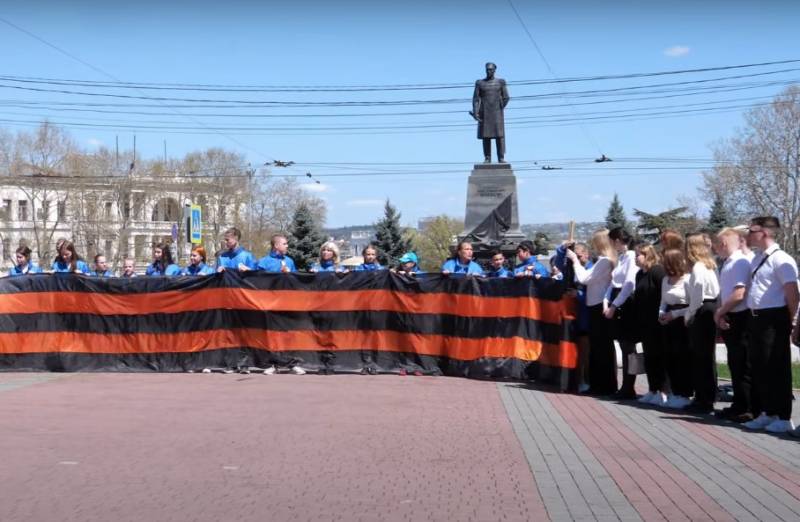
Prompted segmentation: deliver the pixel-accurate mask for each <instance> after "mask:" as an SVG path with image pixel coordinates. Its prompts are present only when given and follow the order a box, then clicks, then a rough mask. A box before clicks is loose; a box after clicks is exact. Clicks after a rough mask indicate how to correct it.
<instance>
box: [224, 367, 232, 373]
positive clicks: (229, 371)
mask: <svg viewBox="0 0 800 522" xmlns="http://www.w3.org/2000/svg"><path fill="white" fill-rule="evenodd" d="M222 373H233V368H225V369H224V370H222Z"/></svg>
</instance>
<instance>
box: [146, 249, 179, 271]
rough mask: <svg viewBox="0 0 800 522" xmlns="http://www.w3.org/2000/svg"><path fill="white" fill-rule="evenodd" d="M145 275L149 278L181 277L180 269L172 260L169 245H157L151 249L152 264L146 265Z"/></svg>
mask: <svg viewBox="0 0 800 522" xmlns="http://www.w3.org/2000/svg"><path fill="white" fill-rule="evenodd" d="M145 274H146V275H149V276H177V275H181V268H180V267H179V266H178V265H176V264H175V262H174V261H173V260H172V251H171V250H170V249H169V245H167V244H165V243H158V244H156V246H154V247H153V262H152V263H150V264H149V265H147V270H145Z"/></svg>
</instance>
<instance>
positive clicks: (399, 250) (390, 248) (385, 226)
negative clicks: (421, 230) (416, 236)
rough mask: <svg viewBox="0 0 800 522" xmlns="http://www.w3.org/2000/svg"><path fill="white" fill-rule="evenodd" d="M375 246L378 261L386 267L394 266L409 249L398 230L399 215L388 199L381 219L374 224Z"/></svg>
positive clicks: (407, 242)
mask: <svg viewBox="0 0 800 522" xmlns="http://www.w3.org/2000/svg"><path fill="white" fill-rule="evenodd" d="M375 245H376V246H377V247H378V261H380V263H381V264H382V265H388V266H394V265H396V264H397V261H398V259H400V257H401V256H402V255H403V254H404V253H406V252H407V251H408V249H409V247H410V245H409V241H407V240H405V239H403V231H402V230H401V229H400V213H399V212H398V211H397V209H396V208H395V207H394V206H393V205H392V204H391V203H390V202H389V200H388V199H387V200H386V205H385V206H384V207H383V218H382V219H381V220H380V221H378V222H377V223H375Z"/></svg>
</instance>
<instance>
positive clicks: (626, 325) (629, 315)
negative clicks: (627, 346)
mask: <svg viewBox="0 0 800 522" xmlns="http://www.w3.org/2000/svg"><path fill="white" fill-rule="evenodd" d="M620 290H621V289H620V288H614V289H613V290H611V301H614V299H616V298H617V296H618V295H619V292H620ZM639 328H640V326H639V321H638V319H637V314H636V309H635V307H634V304H633V294H632V293H631V295H630V296H628V298H627V299H626V300H625V302H624V303H622V306H620V307H619V308H617V309H616V311H615V313H614V318H613V319H611V336H612V337H613V338H614V339H616V340H617V341H619V342H630V343H638V342H639V341H640V340H641V339H640V337H641V333H640V330H639Z"/></svg>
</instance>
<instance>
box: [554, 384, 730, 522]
mask: <svg viewBox="0 0 800 522" xmlns="http://www.w3.org/2000/svg"><path fill="white" fill-rule="evenodd" d="M547 397H548V399H550V401H551V402H552V403H553V404H554V405H555V407H556V409H557V410H558V411H559V412H560V413H561V414H562V416H564V418H565V419H566V420H567V421H568V422H569V423H570V426H572V427H573V429H574V430H575V432H576V433H577V434H578V435H579V436H580V437H581V439H583V441H584V442H585V443H586V444H587V446H588V447H589V449H590V450H591V451H592V452H593V453H594V454H595V456H596V457H597V458H598V460H600V462H601V463H603V465H604V466H605V467H606V469H607V470H608V471H609V473H611V475H612V477H614V480H615V481H616V482H617V484H619V486H620V489H621V490H622V492H623V493H624V494H625V496H626V497H627V498H628V500H630V502H631V503H632V504H633V506H634V507H635V508H636V510H637V511H638V512H639V515H640V516H641V517H642V518H643V519H645V520H711V519H713V520H732V517H731V516H730V515H729V514H728V513H726V512H725V511H724V510H723V509H722V507H721V506H719V505H718V504H717V503H716V502H715V501H714V500H713V499H712V498H710V497H709V496H708V495H706V494H705V493H704V492H703V491H702V490H701V489H700V488H698V487H697V486H696V485H695V484H694V483H692V482H691V481H690V480H689V479H688V478H687V477H686V476H685V475H684V474H682V473H681V472H680V471H679V470H677V469H676V468H675V467H674V466H673V465H672V464H670V463H669V462H667V461H666V459H664V458H662V457H661V456H659V455H657V454H654V452H652V451H649V450H650V444H649V442H648V441H645V440H643V439H642V438H641V437H638V436H637V435H635V434H634V433H631V432H630V431H628V430H626V429H624V427H623V426H622V425H621V424H620V423H619V422H618V421H617V420H616V419H615V418H614V417H613V416H612V415H610V414H609V413H608V412H607V411H605V410H604V409H603V408H602V406H600V405H599V404H598V402H597V401H596V400H594V399H592V398H589V397H580V396H574V395H556V394H547ZM587 421H588V422H587Z"/></svg>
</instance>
